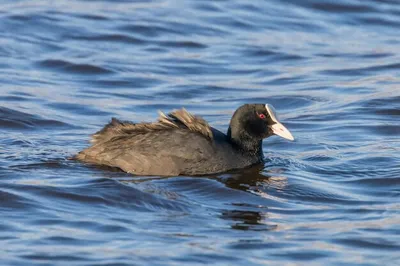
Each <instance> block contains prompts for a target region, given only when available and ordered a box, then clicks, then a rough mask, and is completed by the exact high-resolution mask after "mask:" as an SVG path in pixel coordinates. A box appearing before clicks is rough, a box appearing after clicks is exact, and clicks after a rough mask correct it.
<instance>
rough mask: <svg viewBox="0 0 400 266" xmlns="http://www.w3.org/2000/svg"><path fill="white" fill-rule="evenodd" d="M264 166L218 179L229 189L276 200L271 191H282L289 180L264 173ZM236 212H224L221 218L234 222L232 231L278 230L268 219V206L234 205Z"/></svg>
mask: <svg viewBox="0 0 400 266" xmlns="http://www.w3.org/2000/svg"><path fill="white" fill-rule="evenodd" d="M264 168H265V166H264V165H257V166H254V167H251V168H247V169H242V170H240V171H237V172H232V173H229V174H224V175H220V176H219V177H218V179H219V180H220V181H221V182H223V183H224V184H225V185H226V186H227V187H230V188H232V189H238V190H242V191H246V192H250V193H252V194H256V195H258V196H261V197H263V198H267V199H275V197H274V196H271V195H270V194H269V193H268V191H269V190H275V191H276V190H282V189H284V188H285V187H286V185H287V179H286V178H285V177H282V176H275V175H272V174H271V173H268V172H266V171H264ZM234 206H236V207H237V209H235V210H223V211H222V212H221V218H222V219H225V220H230V221H233V222H234V223H233V224H232V225H231V228H232V229H236V230H254V231H270V230H275V229H276V228H277V225H276V224H272V223H270V222H269V219H268V212H267V210H268V206H260V205H257V206H255V205H251V204H248V203H247V204H246V203H243V204H234Z"/></svg>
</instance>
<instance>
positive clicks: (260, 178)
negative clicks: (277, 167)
mask: <svg viewBox="0 0 400 266" xmlns="http://www.w3.org/2000/svg"><path fill="white" fill-rule="evenodd" d="M264 168H265V166H264V165H257V166H254V167H251V168H247V169H242V170H241V171H237V172H233V173H230V174H229V175H221V176H219V180H220V181H222V182H223V183H224V184H225V185H226V186H228V187H230V188H233V189H239V190H243V191H247V192H252V193H254V192H255V193H257V194H258V192H259V193H260V194H265V193H267V191H268V190H269V189H274V190H278V191H279V190H283V189H284V188H285V187H286V186H287V179H286V177H284V176H278V175H275V174H274V173H271V172H270V173H268V172H266V171H264Z"/></svg>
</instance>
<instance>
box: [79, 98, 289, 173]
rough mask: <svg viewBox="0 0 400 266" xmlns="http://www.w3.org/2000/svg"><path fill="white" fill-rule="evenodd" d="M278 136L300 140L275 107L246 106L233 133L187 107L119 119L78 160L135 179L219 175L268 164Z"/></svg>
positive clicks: (237, 115) (240, 110)
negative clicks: (148, 117)
mask: <svg viewBox="0 0 400 266" xmlns="http://www.w3.org/2000/svg"><path fill="white" fill-rule="evenodd" d="M272 135H278V136H281V137H283V138H285V139H288V140H294V138H293V136H292V134H291V133H290V132H289V130H288V129H287V128H286V127H285V126H283V125H282V123H280V122H279V120H278V118H277V115H276V112H275V109H274V108H273V107H272V105H270V104H245V105H242V106H240V107H239V108H238V109H237V110H236V111H235V112H234V114H233V116H232V118H231V121H230V125H229V128H228V130H227V134H224V133H222V132H220V131H218V130H217V129H215V128H213V127H211V126H210V125H209V124H208V123H207V122H206V121H205V120H204V119H202V118H201V117H198V116H194V115H192V114H190V113H189V112H188V111H186V110H185V109H184V108H183V109H180V110H176V111H173V112H171V113H169V114H167V115H166V114H164V113H162V112H160V116H159V118H158V121H157V122H152V123H146V122H144V123H137V124H135V123H132V122H124V121H120V120H118V119H116V118H113V119H112V121H111V122H110V123H109V124H107V125H106V126H104V128H103V129H101V130H100V131H98V132H97V133H95V134H94V135H92V139H91V143H92V146H90V147H88V148H86V149H84V150H83V151H81V152H79V153H78V154H77V155H76V156H75V158H76V159H78V160H80V161H83V162H86V163H90V164H96V165H106V166H111V167H117V168H120V169H122V170H123V171H125V172H128V173H132V174H135V175H159V176H176V175H205V174H214V173H221V172H225V171H228V170H232V169H239V168H244V167H248V166H251V165H254V164H259V163H262V162H263V158H264V157H263V150H262V140H263V139H265V138H268V137H270V136H272Z"/></svg>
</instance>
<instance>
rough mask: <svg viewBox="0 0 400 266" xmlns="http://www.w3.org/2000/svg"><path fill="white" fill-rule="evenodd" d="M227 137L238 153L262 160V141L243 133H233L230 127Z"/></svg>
mask: <svg viewBox="0 0 400 266" xmlns="http://www.w3.org/2000/svg"><path fill="white" fill-rule="evenodd" d="M227 136H228V138H229V140H230V142H231V143H232V144H233V145H234V146H235V147H236V148H237V149H239V150H240V151H242V152H244V153H246V154H249V155H252V156H254V155H256V156H258V157H260V158H262V156H263V151H262V139H255V138H254V137H252V136H250V135H248V134H247V133H246V132H243V131H239V132H234V131H232V130H231V128H230V127H229V129H228V132H227Z"/></svg>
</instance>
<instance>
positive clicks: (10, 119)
mask: <svg viewBox="0 0 400 266" xmlns="http://www.w3.org/2000/svg"><path fill="white" fill-rule="evenodd" d="M67 126H70V125H69V124H66V123H64V122H61V121H57V120H51V119H44V118H42V117H40V116H38V115H32V114H27V113H24V112H20V111H16V110H13V109H9V108H6V107H1V106H0V127H3V128H9V129H42V128H49V127H67Z"/></svg>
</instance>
